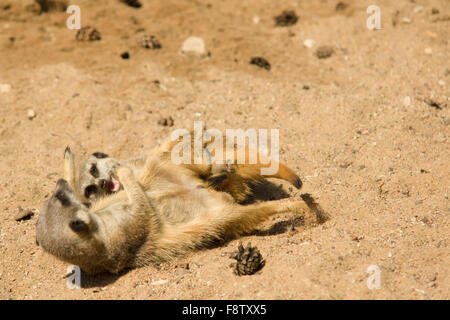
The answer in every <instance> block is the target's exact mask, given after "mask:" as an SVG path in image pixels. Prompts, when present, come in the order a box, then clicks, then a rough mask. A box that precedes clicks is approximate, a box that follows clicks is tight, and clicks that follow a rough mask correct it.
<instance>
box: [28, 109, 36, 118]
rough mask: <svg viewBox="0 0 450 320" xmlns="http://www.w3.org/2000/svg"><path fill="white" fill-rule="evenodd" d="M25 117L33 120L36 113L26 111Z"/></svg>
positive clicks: (29, 110)
mask: <svg viewBox="0 0 450 320" xmlns="http://www.w3.org/2000/svg"><path fill="white" fill-rule="evenodd" d="M27 117H28V119H30V120H33V119H34V118H36V112H34V111H33V110H31V109H28V111H27Z"/></svg>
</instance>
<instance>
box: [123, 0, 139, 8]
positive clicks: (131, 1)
mask: <svg viewBox="0 0 450 320" xmlns="http://www.w3.org/2000/svg"><path fill="white" fill-rule="evenodd" d="M121 1H122V2H123V3H125V4H127V5H129V6H130V7H133V8H140V7H142V4H141V3H140V2H139V0H121Z"/></svg>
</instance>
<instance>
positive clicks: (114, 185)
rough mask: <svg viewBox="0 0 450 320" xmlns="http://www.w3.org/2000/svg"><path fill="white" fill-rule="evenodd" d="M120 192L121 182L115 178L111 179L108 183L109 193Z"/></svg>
mask: <svg viewBox="0 0 450 320" xmlns="http://www.w3.org/2000/svg"><path fill="white" fill-rule="evenodd" d="M119 190H120V182H119V180H116V179H114V177H113V176H111V177H110V179H109V182H108V191H109V192H117V191H119Z"/></svg>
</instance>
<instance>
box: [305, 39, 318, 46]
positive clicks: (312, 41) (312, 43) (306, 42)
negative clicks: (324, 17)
mask: <svg viewBox="0 0 450 320" xmlns="http://www.w3.org/2000/svg"><path fill="white" fill-rule="evenodd" d="M315 43H316V42H315V41H314V40H312V39H306V40H305V41H303V45H304V46H305V47H307V48H312V47H314V44H315Z"/></svg>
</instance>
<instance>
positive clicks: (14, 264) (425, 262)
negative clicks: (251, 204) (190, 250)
mask: <svg viewBox="0 0 450 320" xmlns="http://www.w3.org/2000/svg"><path fill="white" fill-rule="evenodd" d="M141 2H142V4H143V6H142V8H139V9H136V8H131V7H128V6H126V5H125V4H123V3H120V2H119V1H113V0H111V1H106V0H98V1H88V0H80V1H76V0H73V1H71V2H70V3H71V4H77V5H79V6H80V8H81V13H82V26H87V25H89V26H92V27H94V28H96V29H97V30H98V31H99V32H100V33H101V40H100V41H92V42H89V41H87V42H80V41H76V40H75V34H76V30H69V29H67V28H66V19H67V18H68V16H69V15H68V14H66V13H65V12H62V11H60V10H53V11H50V12H42V13H41V14H38V13H37V9H39V7H38V6H36V5H35V4H34V1H32V0H14V1H13V0H0V176H1V183H0V201H1V202H0V257H1V258H0V298H3V299H58V298H60V299H449V298H450V290H449V289H450V280H449V265H450V254H449V253H450V251H449V246H450V240H449V233H450V223H449V207H450V206H449V199H448V197H449V186H450V179H449V178H450V176H449V172H450V161H449V159H450V154H449V149H450V148H449V142H450V141H449V132H450V130H449V125H450V118H449V105H450V89H449V88H450V75H449V74H450V70H449V68H450V63H449V61H450V2H449V1H448V0H440V1H439V0H429V1H427V0H416V1H406V0H402V1H387V0H386V1H372V2H373V3H374V4H377V5H378V6H379V7H380V9H381V24H382V29H381V30H378V31H371V30H368V29H367V27H366V20H367V18H368V17H369V14H368V13H366V9H367V6H368V5H369V4H372V2H370V3H369V2H364V1H350V0H345V1H344V3H345V4H347V5H348V6H347V7H346V8H344V9H343V10H336V5H337V3H338V1H334V0H328V1H326V0H322V1H292V0H291V1H285V0H277V1H269V0H251V1H241V0H229V1H211V0H210V1H206V0H205V1H204V0H167V1H147V0H141ZM340 7H342V6H340ZM285 9H291V10H295V12H296V13H297V14H298V16H299V20H298V22H297V23H296V24H295V25H293V26H288V27H275V25H274V16H276V15H278V14H280V13H281V12H282V11H283V10H285ZM139 32H146V33H147V34H151V35H154V36H155V37H156V39H157V40H158V41H160V43H161V45H162V48H161V49H159V50H150V49H144V48H142V47H140V45H139V43H138V42H137V41H136V35H137V34H139ZM189 36H198V37H202V38H203V39H204V41H205V43H206V46H207V50H208V51H209V52H210V56H209V57H207V58H204V59H196V58H190V57H186V56H182V55H181V54H180V53H179V50H180V48H181V45H182V43H183V41H184V40H185V39H186V38H188V37H189ZM307 39H312V40H314V41H315V42H314V44H313V46H312V47H311V48H308V47H307V46H305V45H304V41H305V40H307ZM322 45H327V46H330V47H332V48H333V54H332V55H331V57H328V58H325V59H319V58H317V56H316V55H315V51H316V49H317V48H318V47H319V46H322ZM125 51H127V52H128V53H129V55H130V58H129V59H122V58H121V54H122V53H123V52H125ZM255 56H259V57H264V58H265V59H267V60H268V61H269V63H270V64H271V70H270V71H268V70H265V69H262V68H259V67H257V66H255V65H251V64H250V63H249V61H250V59H251V58H252V57H255ZM29 109H31V110H32V112H31V114H28V113H29V111H28V110H29ZM33 113H34V115H33ZM29 116H30V117H29ZM169 116H171V117H172V118H173V120H174V126H173V127H168V126H162V125H159V124H158V120H160V119H161V118H165V117H169ZM30 118H32V119H30ZM194 120H202V121H203V122H204V123H205V124H206V125H207V126H208V127H211V128H218V129H221V130H224V129H226V128H243V129H248V128H255V129H260V128H262V129H264V128H266V129H271V128H276V129H279V132H280V145H281V146H282V149H281V151H280V157H281V160H282V161H284V162H285V163H287V164H288V165H289V166H290V167H291V168H293V169H295V170H296V171H297V172H298V174H299V175H300V176H301V178H302V180H303V182H304V187H303V189H302V190H301V192H302V193H310V194H311V195H312V196H314V198H315V199H316V200H317V201H318V202H319V203H320V205H321V206H322V207H323V208H324V210H325V211H326V212H327V213H328V214H329V215H330V217H331V218H330V219H329V220H328V221H327V222H326V223H324V224H322V225H319V226H316V227H313V228H306V227H302V226H297V227H296V228H295V230H294V231H292V230H290V229H289V228H288V227H286V228H284V227H283V226H284V225H288V223H285V222H286V221H287V222H289V221H290V217H289V216H288V215H282V216H277V217H275V218H274V219H272V220H270V221H268V222H267V223H265V224H263V225H261V227H260V231H258V232H255V234H254V235H251V236H248V237H245V238H244V239H242V240H243V241H244V244H245V243H247V242H249V241H250V242H251V243H252V244H253V245H257V246H258V248H259V250H260V251H261V253H262V255H263V256H264V258H265V259H266V265H265V267H264V268H263V269H262V271H261V272H260V273H258V274H256V275H252V276H244V277H238V276H236V275H234V274H233V273H232V270H231V269H230V268H229V264H230V262H232V260H231V259H229V257H228V254H229V252H231V251H234V250H235V249H236V248H237V245H238V243H239V240H235V241H231V242H229V243H227V244H225V245H224V246H221V247H218V248H215V249H212V250H206V251H201V252H197V253H194V254H191V255H189V256H187V257H185V258H180V259H178V260H177V261H175V262H174V263H168V264H164V265H160V266H158V267H156V266H148V267H144V268H140V269H136V270H131V271H129V272H127V273H126V274H124V275H121V276H119V277H117V276H113V275H108V274H105V275H99V276H96V277H86V276H83V278H82V287H83V288H82V289H80V290H76V289H75V290H70V289H68V288H67V287H66V279H65V278H64V276H65V274H66V270H67V267H68V264H66V263H63V262H60V261H58V260H56V259H55V258H53V257H52V256H50V255H48V254H46V253H44V252H43V251H42V249H40V248H39V247H37V246H36V245H35V226H36V221H37V217H38V212H36V214H35V215H34V216H33V217H31V219H29V220H24V221H20V222H18V221H16V220H15V219H14V216H15V214H16V213H17V212H18V210H19V209H18V208H19V207H21V208H24V209H26V210H29V209H37V210H40V209H41V208H42V204H43V203H44V201H45V200H46V199H47V198H48V197H49V195H50V194H51V192H52V191H53V188H54V186H55V182H56V181H57V179H58V178H59V177H61V174H62V155H63V152H64V149H65V147H66V145H70V146H71V147H72V149H73V150H74V151H75V152H76V153H77V154H78V155H79V156H80V158H85V157H86V156H87V155H88V154H90V153H92V152H94V151H103V152H106V153H109V154H111V155H114V156H115V157H118V158H128V157H133V156H139V155H142V154H144V153H145V152H146V150H149V149H150V148H152V147H153V146H156V145H158V143H160V142H161V140H162V138H164V137H166V136H168V135H169V134H170V133H171V132H172V130H173V129H175V128H189V127H191V126H192V124H193V121H194ZM273 182H275V183H277V184H279V183H280V181H277V180H274V181H273ZM283 186H284V188H285V190H286V191H287V192H289V193H291V196H292V197H294V198H295V197H297V198H298V197H299V196H300V194H301V193H300V192H298V191H296V190H294V191H293V192H290V190H289V185H286V184H284V185H283ZM186 263H188V265H189V268H188V269H186V268H185V267H183V265H185V264H186ZM371 265H376V266H378V267H379V269H380V276H381V278H380V279H381V284H380V288H379V289H373V290H371V289H369V288H368V287H367V284H366V281H367V279H368V277H369V276H370V274H368V273H366V271H367V269H368V267H369V266H371ZM159 280H168V281H163V284H160V283H161V282H156V281H159ZM155 282H156V283H155ZM158 283H159V285H158Z"/></svg>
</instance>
